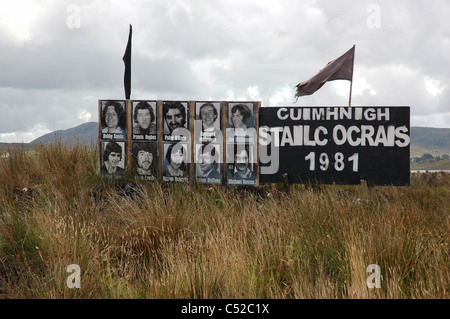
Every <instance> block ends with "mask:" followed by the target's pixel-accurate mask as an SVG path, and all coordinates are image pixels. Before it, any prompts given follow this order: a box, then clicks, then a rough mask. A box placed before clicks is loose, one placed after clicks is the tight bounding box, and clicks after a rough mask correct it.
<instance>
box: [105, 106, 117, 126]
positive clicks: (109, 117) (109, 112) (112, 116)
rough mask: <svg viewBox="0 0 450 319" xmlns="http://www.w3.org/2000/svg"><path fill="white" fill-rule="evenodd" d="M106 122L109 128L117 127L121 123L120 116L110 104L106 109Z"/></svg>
mask: <svg viewBox="0 0 450 319" xmlns="http://www.w3.org/2000/svg"><path fill="white" fill-rule="evenodd" d="M105 123H106V125H107V126H108V128H116V127H117V126H118V125H119V117H118V115H117V113H116V110H115V109H114V106H112V105H110V106H108V108H107V109H106V113H105Z"/></svg>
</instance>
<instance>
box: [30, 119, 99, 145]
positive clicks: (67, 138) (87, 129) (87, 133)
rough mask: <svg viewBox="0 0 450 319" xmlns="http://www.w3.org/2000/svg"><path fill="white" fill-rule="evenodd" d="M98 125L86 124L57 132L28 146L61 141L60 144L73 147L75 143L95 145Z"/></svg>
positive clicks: (39, 138)
mask: <svg viewBox="0 0 450 319" xmlns="http://www.w3.org/2000/svg"><path fill="white" fill-rule="evenodd" d="M97 138H98V123H97V122H88V123H84V124H81V125H78V126H76V127H73V128H69V129H67V130H58V131H54V132H51V133H48V134H45V135H43V136H41V137H38V138H37V139H35V140H33V141H31V142H30V144H39V143H43V144H46V143H49V142H55V141H61V142H62V143H65V144H69V145H73V144H76V143H79V144H83V145H97Z"/></svg>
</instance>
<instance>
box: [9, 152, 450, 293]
mask: <svg viewBox="0 0 450 319" xmlns="http://www.w3.org/2000/svg"><path fill="white" fill-rule="evenodd" d="M97 172H98V166H97V152H96V150H95V149H91V148H87V147H81V146H75V147H70V148H69V147H64V146H62V145H61V144H50V145H46V146H41V147H39V148H38V149H37V150H36V151H35V152H33V153H26V152H24V151H20V150H16V151H13V152H11V154H10V157H8V158H3V159H0V180H1V181H2V183H1V187H0V203H1V204H0V298H78V299H85V298H89V299H91V298H177V299H178V298H195V299H196V298H219V299H221V298H231V299H233V298H244V299H246V298H262V299H266V298H268V299H272V298H276V299H281V298H288V299H291V298H292V299H298V298H332V299H347V298H348V299H353V298H382V299H384V298H392V299H397V298H443V299H446V298H448V292H449V278H450V276H449V275H450V273H449V270H450V267H449V247H448V244H449V237H448V234H449V207H450V187H449V186H450V174H445V173H438V174H412V176H411V186H408V187H390V186H383V187H381V186H377V187H372V188H368V187H367V186H364V185H359V186H337V185H321V186H319V185H295V186H292V188H291V189H290V191H289V192H286V191H285V189H284V188H283V187H281V186H280V185H278V186H274V187H268V186H265V187H261V188H258V189H254V188H249V189H247V188H238V187H226V186H218V187H202V186H200V185H192V186H188V185H161V184H159V183H136V184H126V185H128V186H130V185H134V186H133V188H128V189H127V188H124V187H123V186H124V185H125V184H122V187H119V186H120V184H116V183H113V182H111V181H107V180H103V179H102V178H101V177H100V176H99V175H98V173H97ZM24 188H27V189H24ZM71 264H76V265H79V266H80V268H81V288H80V289H70V288H69V287H67V278H68V275H69V274H68V272H67V267H68V266H69V265H71ZM371 264H376V265H379V267H380V269H381V275H382V281H381V288H374V289H370V288H368V286H367V283H366V281H367V277H368V272H367V267H368V266H369V265H371Z"/></svg>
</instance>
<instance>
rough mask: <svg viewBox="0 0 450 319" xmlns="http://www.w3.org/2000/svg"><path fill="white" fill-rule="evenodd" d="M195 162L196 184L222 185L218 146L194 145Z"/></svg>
mask: <svg viewBox="0 0 450 319" xmlns="http://www.w3.org/2000/svg"><path fill="white" fill-rule="evenodd" d="M195 160H196V161H195V168H196V170H195V176H196V179H197V181H198V182H200V183H202V184H222V173H221V169H220V163H222V160H221V145H220V144H212V143H205V144H196V145H195Z"/></svg>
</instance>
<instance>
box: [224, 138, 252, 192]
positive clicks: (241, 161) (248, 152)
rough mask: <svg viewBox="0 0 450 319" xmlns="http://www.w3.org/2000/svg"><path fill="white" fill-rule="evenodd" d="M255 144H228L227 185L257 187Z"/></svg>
mask: <svg viewBox="0 0 450 319" xmlns="http://www.w3.org/2000/svg"><path fill="white" fill-rule="evenodd" d="M255 148H256V145H255V144H248V143H246V144H227V159H226V161H227V175H228V176H227V183H228V184H229V185H255V183H256V182H255V163H256V158H255V154H256V149H255Z"/></svg>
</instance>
